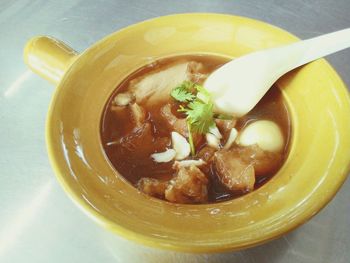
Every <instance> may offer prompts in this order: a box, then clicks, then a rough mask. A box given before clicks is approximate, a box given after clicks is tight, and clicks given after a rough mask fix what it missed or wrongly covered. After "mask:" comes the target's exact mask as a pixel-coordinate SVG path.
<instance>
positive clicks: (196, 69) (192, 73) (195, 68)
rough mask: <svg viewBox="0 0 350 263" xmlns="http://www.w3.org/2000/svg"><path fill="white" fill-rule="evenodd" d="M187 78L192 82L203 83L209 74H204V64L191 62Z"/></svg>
mask: <svg viewBox="0 0 350 263" xmlns="http://www.w3.org/2000/svg"><path fill="white" fill-rule="evenodd" d="M187 76H188V78H189V80H190V81H192V82H195V83H202V82H203V81H204V80H205V79H206V78H207V77H208V74H205V73H204V65H203V64H202V63H199V62H196V61H191V62H189V63H188V66H187Z"/></svg>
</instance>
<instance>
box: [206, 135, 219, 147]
mask: <svg viewBox="0 0 350 263" xmlns="http://www.w3.org/2000/svg"><path fill="white" fill-rule="evenodd" d="M205 138H206V139H207V143H208V145H209V146H210V147H213V148H215V149H219V148H220V139H219V138H218V137H216V136H215V135H213V134H211V133H207V134H205Z"/></svg>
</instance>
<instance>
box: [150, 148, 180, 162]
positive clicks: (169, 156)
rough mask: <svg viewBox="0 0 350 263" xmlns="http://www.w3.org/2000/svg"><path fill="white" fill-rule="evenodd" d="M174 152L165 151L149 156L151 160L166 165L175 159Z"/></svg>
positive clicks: (171, 150)
mask: <svg viewBox="0 0 350 263" xmlns="http://www.w3.org/2000/svg"><path fill="white" fill-rule="evenodd" d="M175 155H176V151H175V150H174V149H167V150H166V151H165V152H160V153H154V154H151V157H152V159H153V160H154V161H155V162H157V163H167V162H170V161H171V160H173V159H174V158H175Z"/></svg>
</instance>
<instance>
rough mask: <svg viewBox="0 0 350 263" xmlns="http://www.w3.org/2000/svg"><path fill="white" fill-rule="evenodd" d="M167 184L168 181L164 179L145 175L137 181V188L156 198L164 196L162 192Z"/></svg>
mask: <svg viewBox="0 0 350 263" xmlns="http://www.w3.org/2000/svg"><path fill="white" fill-rule="evenodd" d="M167 186H168V182H166V181H159V180H157V179H154V178H147V177H144V178H141V179H140V180H139V181H138V182H137V188H138V189H139V190H140V191H142V192H144V193H145V194H148V195H150V196H154V197H158V198H164V192H165V189H166V188H167Z"/></svg>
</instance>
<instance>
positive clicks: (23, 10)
mask: <svg viewBox="0 0 350 263" xmlns="http://www.w3.org/2000/svg"><path fill="white" fill-rule="evenodd" d="M182 12H220V13H229V14H235V15H241V16H248V17H252V18H256V19H260V20H264V21H266V22H269V23H272V24H275V25H277V26H279V27H282V28H284V29H286V30H288V31H290V32H292V33H294V34H296V35H297V36H299V37H301V38H308V37H313V36H317V35H319V34H322V33H327V32H331V31H334V30H338V29H342V28H345V27H349V26H350V15H349V13H350V1H349V0H334V1H332V0H294V1H293V0H291V1H283V0H281V1H277V0H268V1H260V0H239V1H224V0H222V1H221V0H217V1H214V0H198V1H195V0H193V1H192V0H187V1H185V0H182V1H171V0H150V1H137V0H128V1H122V0H104V1H94V0H85V1H82V0H71V1H68V0H66V1H52V0H49V1H47V0H46V1H44V0H34V1H33V0H21V1H20V0H12V1H11V0H9V1H6V0H3V1H1V2H0V36H1V41H0V125H1V126H0V127H1V128H0V171H1V173H0V262H2V263H17V262H35V263H39V262H50V263H55V262H65V263H73V262H86V263H87V262H103V263H108V262H240V263H247V262H259V263H260V262H261V263H267V262H268V263H271V262H273V263H274V262H283V263H284V262H286V263H287V262H293V263H295V262H308V263H313V262H317V263H320V262H324V263H330V262H332V263H341V262H342V263H346V262H350V231H349V226H350V201H349V200H350V181H349V180H348V181H347V182H346V183H345V184H344V186H343V187H342V189H341V190H340V191H339V193H338V194H337V196H336V197H335V198H334V199H333V201H332V202H331V203H330V204H329V205H328V206H327V207H326V208H325V209H323V210H322V212H320V213H319V214H318V215H317V216H315V217H314V218H313V219H312V220H311V221H309V222H308V223H307V224H305V225H303V226H302V227H300V228H298V229H297V230H295V231H293V232H292V233H290V234H288V235H286V236H284V237H283V238H280V239H279V240H275V241H272V242H270V243H267V244H265V245H262V246H259V247H255V248H251V249H247V250H243V251H239V252H232V253H225V254H211V255H192V254H182V253H175V252H169V251H160V250H155V249H151V248H147V247H143V246H140V245H137V244H134V243H132V242H129V241H126V240H124V239H122V238H120V237H117V236H115V235H113V234H111V233H109V232H107V231H105V230H104V229H102V228H100V227H99V226H97V225H95V223H94V222H92V221H91V220H90V219H89V218H87V217H86V216H85V215H84V214H83V213H82V212H81V211H80V210H78V209H77V208H76V207H75V205H74V204H73V203H72V202H71V201H70V200H69V199H68V198H67V196H66V194H65V193H64V192H63V191H62V189H61V187H60V186H59V185H58V183H57V181H56V179H55V177H54V174H53V172H52V170H51V167H50V165H49V162H48V158H47V154H46V148H45V141H44V124H45V115H46V111H47V108H48V104H49V101H50V97H51V95H52V93H53V87H52V86H51V85H50V84H49V83H47V82H46V81H44V80H42V79H40V78H39V77H38V76H36V75H34V74H33V73H31V72H30V71H29V70H28V69H27V68H26V66H25V65H24V64H23V60H22V50H23V47H24V45H25V43H26V41H27V40H28V39H29V38H30V37H32V36H34V35H46V34H48V35H52V36H55V37H57V38H59V39H62V40H64V41H66V42H67V43H68V44H70V45H71V46H72V47H74V48H75V49H77V50H78V51H82V50H84V49H85V48H87V47H88V46H90V45H91V44H93V43H94V42H95V41H96V40H99V39H100V38H101V37H103V36H105V35H107V34H109V33H111V32H114V31H116V30H118V29H120V28H122V27H124V26H127V25H130V24H133V23H135V22H138V21H141V20H144V19H148V18H152V17H156V16H161V15H167V14H172V13H182ZM329 61H330V62H331V64H332V65H333V66H334V67H335V68H336V69H337V71H338V72H339V74H340V75H341V76H342V78H343V80H344V81H345V82H346V83H347V85H348V86H350V74H349V72H350V50H347V51H343V52H341V53H339V54H335V55H332V56H330V57H329ZM349 136H350V135H349Z"/></svg>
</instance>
